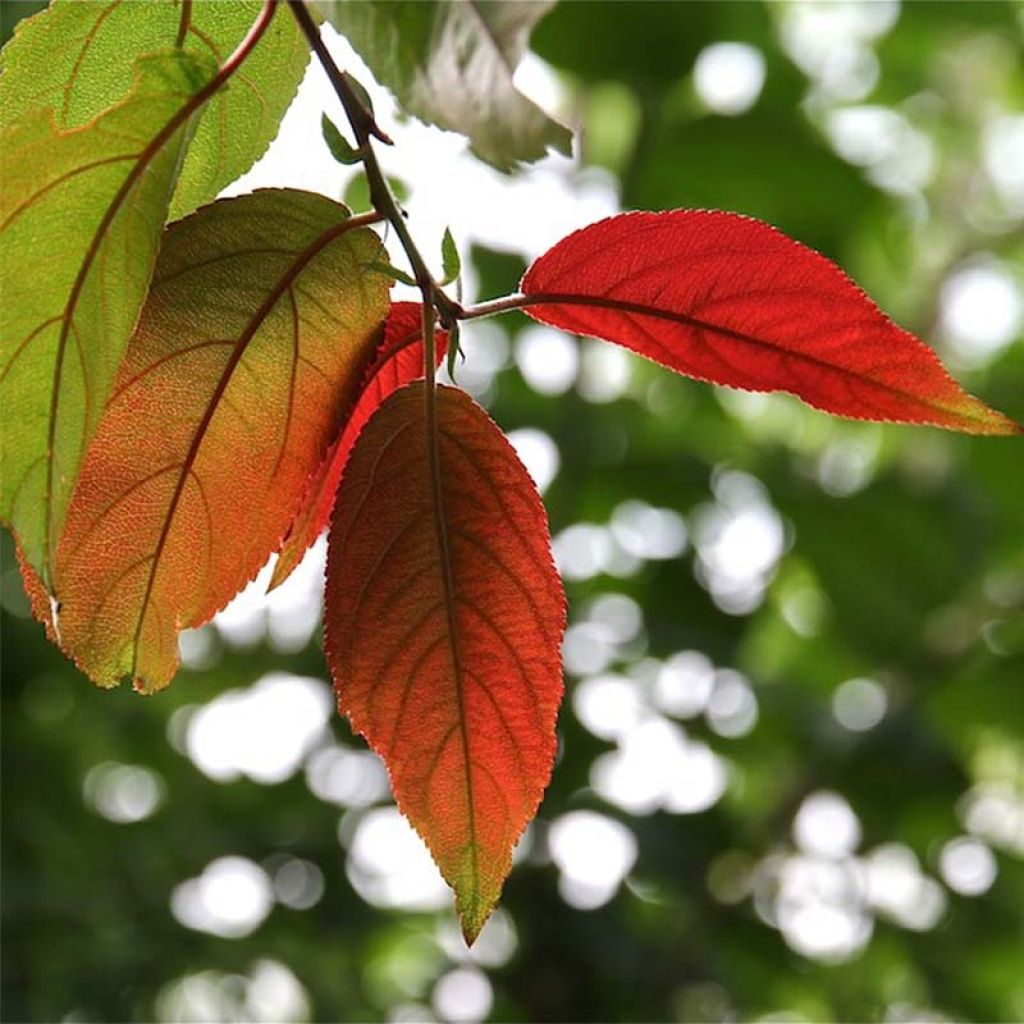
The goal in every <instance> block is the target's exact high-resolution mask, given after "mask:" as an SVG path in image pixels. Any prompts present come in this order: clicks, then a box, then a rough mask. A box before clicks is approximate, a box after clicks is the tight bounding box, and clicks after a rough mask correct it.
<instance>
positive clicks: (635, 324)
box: [522, 210, 1024, 434]
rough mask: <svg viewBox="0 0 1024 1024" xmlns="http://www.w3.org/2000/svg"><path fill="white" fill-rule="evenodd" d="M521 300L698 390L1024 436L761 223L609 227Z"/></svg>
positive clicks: (544, 262)
mask: <svg viewBox="0 0 1024 1024" xmlns="http://www.w3.org/2000/svg"><path fill="white" fill-rule="evenodd" d="M522 291H523V292H524V294H525V295H527V296H529V297H530V299H531V300H532V301H531V302H530V304H529V306H528V307H527V308H525V309H524V312H527V313H529V314H530V316H532V317H534V318H535V319H537V320H540V321H542V322H543V323H546V324H551V325H553V326H555V327H561V328H562V329H564V330H568V331H574V332H576V333H578V334H589V335H592V336H593V337H595V338H603V339H605V340H606V341H614V342H617V343H618V344H620V345H624V346H625V347H626V348H630V349H632V350H633V351H634V352H638V353H640V355H642V356H646V357H647V358H648V359H653V360H654V361H655V362H657V363H661V364H662V366H667V367H669V368H670V369H672V370H676V371H678V372H679V373H685V374H686V375H687V376H690V377H696V378H698V379H699V380H707V381H712V382H714V383H716V384H726V385H728V386H730V387H734V388H745V389H747V390H750V391H775V390H781V391H789V392H791V393H792V394H794V395H797V396H799V397H800V398H802V399H803V400H804V401H805V402H807V403H808V404H809V405H813V406H814V407H815V408H816V409H822V410H823V411H825V412H830V413H834V414H836V415H839V416H849V417H852V418H854V419H867V420H888V421H890V422H894V423H927V424H932V425H934V426H937V427H945V428H947V429H948V430H961V431H964V432H966V433H971V434H1019V433H1022V432H1024V428H1021V427H1020V426H1019V425H1018V424H1016V423H1014V422H1013V420H1011V419H1008V418H1007V417H1006V416H1004V415H1003V414H1002V413H999V412H996V411H995V410H994V409H990V408H989V407H988V406H987V405H985V404H984V403H983V402H980V401H979V400H978V399H977V398H974V397H972V396H971V395H969V394H967V392H966V391H964V390H963V389H962V388H961V387H960V385H959V384H957V382H956V381H955V380H953V378H952V377H951V376H950V375H949V374H948V373H947V372H946V369H945V367H943V365H942V363H941V362H939V358H938V356H936V354H935V353H934V352H933V351H932V350H931V349H930V348H929V347H928V346H927V345H925V344H924V342H922V341H920V340H919V339H918V338H915V337H914V335H912V334H910V333H909V332H908V331H905V330H903V329H902V328H900V327H897V326H896V324H894V323H893V322H892V321H891V320H890V319H889V318H888V317H887V316H886V315H885V314H884V313H883V312H882V311H881V310H880V309H879V308H878V307H877V306H876V305H875V304H874V303H873V302H872V301H871V300H870V299H869V298H868V297H867V296H866V295H865V294H864V293H863V292H862V291H861V290H860V289H859V288H858V287H857V286H856V285H855V284H854V283H853V282H852V281H851V280H850V279H849V278H848V277H847V276H846V275H845V274H844V273H843V272H842V271H841V270H840V269H839V268H838V267H837V266H836V265H835V264H834V263H831V262H830V261H829V260H827V259H825V257H824V256H821V255H820V254H818V253H816V252H814V251H813V250H812V249H808V248H806V247H805V246H803V245H800V244H799V243H798V242H794V241H793V239H791V238H787V237H786V236H785V235H784V234H782V232H781V231H776V230H775V228H773V227H770V226H769V225H767V224H764V223H762V222H761V221H757V220H754V219H752V218H750V217H741V216H739V215H738V214H735V213H723V212H722V211H719V210H671V211H668V212H665V213H626V214H621V215H619V216H615V217H608V218H607V219H605V220H602V221H598V223H596V224H591V225H590V226H589V227H585V228H583V229H582V230H580V231H577V232H575V233H574V234H571V235H569V236H568V238H564V239H562V241H561V242H559V243H558V244H557V245H555V246H554V247H553V248H551V249H549V250H548V251H547V252H546V253H544V255H543V256H541V257H540V258H539V259H538V260H537V261H536V262H535V263H534V264H533V265H532V266H531V267H530V269H529V270H528V271H527V272H526V275H525V276H524V277H523V282H522Z"/></svg>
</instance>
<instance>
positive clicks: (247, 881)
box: [171, 857, 274, 939]
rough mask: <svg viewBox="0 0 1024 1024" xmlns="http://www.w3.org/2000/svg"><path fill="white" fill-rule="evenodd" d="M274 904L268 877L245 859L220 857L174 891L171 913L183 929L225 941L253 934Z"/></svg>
mask: <svg viewBox="0 0 1024 1024" xmlns="http://www.w3.org/2000/svg"><path fill="white" fill-rule="evenodd" d="M273 904H274V894H273V889H272V887H271V884H270V879H269V878H268V877H267V873H266V872H265V871H264V870H263V869H262V868H261V867H260V866H259V865H258V864H254V863H253V862H252V861H251V860H249V859H248V858H246V857H220V858H218V859H217V860H215V861H211V863H209V864H208V865H207V866H206V867H205V868H204V869H203V873H202V874H201V875H200V876H199V877H198V878H191V879H189V880H188V881H185V882H182V883H181V884H180V885H177V886H175V887H174V891H173V892H172V893H171V912H172V913H173V914H174V917H175V918H176V919H177V921H178V922H179V923H180V924H182V925H184V926H185V927H186V928H192V929H194V930H195V931H200V932H209V933H210V934H211V935H219V936H220V937H221V938H224V939H241V938H244V937H245V936H246V935H249V934H251V933H252V932H253V931H255V930H256V929H257V928H258V927H259V926H260V925H261V924H262V923H263V920H264V918H265V917H266V916H267V914H269V913H270V910H271V908H272V907H273Z"/></svg>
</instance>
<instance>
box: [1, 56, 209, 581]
mask: <svg viewBox="0 0 1024 1024" xmlns="http://www.w3.org/2000/svg"><path fill="white" fill-rule="evenodd" d="M215 73H216V67H215V65H213V63H212V62H210V61H209V60H200V59H198V58H196V57H194V56H191V55H189V54H182V53H166V54H155V55H151V56H148V57H143V58H141V59H140V60H139V61H138V62H137V64H136V79H135V84H134V86H133V88H132V91H131V92H130V93H129V94H128V96H127V97H126V98H125V99H124V100H123V101H122V102H121V103H119V104H118V105H117V106H114V107H113V108H111V109H110V110H108V111H107V112H106V113H104V114H102V115H101V116H100V117H98V118H96V120H94V121H91V122H89V123H88V124H87V125H85V126H83V127H81V128H76V129H73V130H71V131H68V132H60V131H58V130H56V129H55V128H54V127H53V124H52V121H51V116H50V112H49V111H47V110H32V111H30V112H28V113H27V114H25V115H24V116H23V117H21V118H20V119H19V120H17V121H15V122H13V123H11V124H9V125H7V126H6V127H4V128H3V130H2V131H0V182H2V196H0V291H2V294H3V302H2V304H0V306H2V308H0V404H2V406H3V410H4V430H3V442H2V445H3V447H2V464H3V472H2V476H3V481H2V485H0V518H2V519H3V521H4V522H5V523H7V524H8V525H10V526H11V527H12V528H13V529H14V531H15V533H16V534H17V536H18V540H19V543H20V544H21V545H22V548H23V550H24V553H25V557H26V559H27V561H28V563H29V564H30V565H32V567H33V568H34V569H35V570H36V571H37V572H39V573H40V574H41V575H42V576H43V577H44V578H46V579H48V577H49V575H50V569H51V566H50V562H51V560H52V556H53V551H54V548H55V546H56V539H57V537H58V536H59V533H60V529H61V527H62V525H63V521H64V515H65V511H66V508H67V502H68V500H69V498H70V494H71V488H72V486H73V485H74V481H75V479H76V477H77V475H78V470H79V467H80V465H81V460H82V458H83V457H84V454H85V449H86V446H87V445H88V442H89V439H90V438H91V437H92V434H93V432H94V431H95V429H96V425H97V423H98V422H99V418H100V414H101V412H102V410H103V406H104V403H105V401H106V399H107V396H108V394H109V392H110V388H111V386H112V384H113V380H114V376H115V374H116V372H117V367H118V364H119V362H120V359H121V355H122V353H123V352H124V348H125V345H126V344H127V343H128V338H129V336H130V335H131V332H132V329H133V327H134V325H135V322H136V319H137V318H138V314H139V310H140V308H141V306H142V303H143V301H144V299H145V295H146V289H147V287H148V285H149V279H150V274H151V273H152V269H153V265H154V263H155V260H156V255H157V250H158V248H159V243H160V234H161V231H162V229H163V225H164V221H165V219H166V217H167V210H168V202H169V200H170V195H171V190H172V188H173V185H174V181H175V175H176V172H177V168H178V164H179V161H180V159H181V154H182V151H183V148H184V146H185V144H186V143H187V138H188V129H187V123H186V122H184V121H182V117H183V114H184V113H187V111H186V105H187V104H188V103H189V102H191V101H192V100H193V97H194V95H195V94H196V93H197V92H198V91H199V90H200V88H201V87H202V86H204V85H205V84H206V83H207V82H209V81H210V79H212V78H213V76H214V74H215ZM8 87H9V83H8V85H7V86H5V89H7V88H8ZM178 121H182V125H181V127H177V128H175V125H176V124H177V122H178ZM169 129H171V130H170V132H169V133H168V130H169ZM162 133H163V134H162ZM161 143H162V144H161Z"/></svg>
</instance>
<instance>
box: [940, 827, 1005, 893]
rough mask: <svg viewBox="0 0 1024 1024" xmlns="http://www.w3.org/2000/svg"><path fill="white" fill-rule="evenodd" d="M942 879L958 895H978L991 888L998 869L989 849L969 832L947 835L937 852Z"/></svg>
mask: <svg viewBox="0 0 1024 1024" xmlns="http://www.w3.org/2000/svg"><path fill="white" fill-rule="evenodd" d="M939 871H940V872H941V873H942V880H943V881H944V882H945V883H946V885H948V886H949V887H950V889H952V890H953V891H954V892H958V893H960V895H961V896H980V895H981V894H982V893H986V892H988V890H989V889H991V888H992V883H993V882H994V881H995V880H996V874H997V873H998V871H999V868H998V865H997V864H996V859H995V857H994V856H993V855H992V851H991V850H990V849H989V848H988V846H986V845H985V844H984V843H983V842H981V840H979V839H973V838H971V837H970V836H960V837H958V838H957V839H951V840H950V841H949V842H948V843H946V844H945V846H943V847H942V852H941V853H940V854H939Z"/></svg>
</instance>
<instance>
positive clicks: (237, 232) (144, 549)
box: [54, 189, 388, 690]
mask: <svg viewBox="0 0 1024 1024" xmlns="http://www.w3.org/2000/svg"><path fill="white" fill-rule="evenodd" d="M381 252H382V250H381V244H380V239H379V238H378V237H377V235H375V234H374V233H373V232H372V231H369V230H367V229H366V228H364V227H360V226H359V222H358V221H356V220H354V219H351V218H349V215H348V211H347V210H346V209H345V208H344V207H343V206H340V205H339V204H337V203H334V202H332V201H331V200H329V199H326V198H324V197H323V196H317V195H313V194H312V193H308V192H298V191H291V190H286V189H281V190H265V191H259V192H254V193H252V194H251V195H246V196H240V197H239V198H237V199H226V200H221V201H220V202H217V203H213V204H211V205H210V206H204V207H203V208H202V209H200V210H199V211H198V212H196V213H194V214H193V215H192V216H190V217H188V218H186V219H185V220H182V221H178V222H177V223H175V224H172V225H171V227H170V228H168V229H167V231H166V233H165V237H164V243H163V247H162V249H161V251H160V257H159V259H158V261H157V266H156V271H155V273H154V276H153V286H152V289H151V291H150V294H149V297H148V299H147V300H146V305H145V307H144V308H143V311H142V316H141V319H140V321H139V325H138V328H137V330H136V333H135V335H134V337H133V338H132V340H131V342H130V344H129V345H128V349H127V352H126V353H125V357H124V361H123V363H122V365H121V368H120V371H119V374H118V378H117V384H116V387H115V389H114V392H113V395H112V397H111V399H110V402H109V404H108V405H107V408H106V411H105V412H104V414H103V418H102V420H101V421H100V425H99V429H98V430H97V432H96V436H95V440H94V441H93V444H92V446H91V448H90V449H89V453H88V456H87V457H86V460H85V463H84V465H83V468H82V474H81V476H80V478H79V481H78V485H77V487H76V488H75V492H74V495H73V497H72V500H71V505H70V509H69V511H68V517H67V522H66V525H65V528H64V532H63V534H62V536H61V539H60V544H59V545H58V548H57V559H56V565H55V571H54V593H55V595H56V597H57V599H58V600H59V601H60V610H59V613H58V618H57V623H56V626H57V631H58V633H59V635H60V642H61V646H62V647H63V648H64V650H65V651H66V652H67V653H68V654H69V655H70V656H71V657H73V658H74V659H75V661H76V662H77V664H78V665H79V667H80V668H81V669H82V670H83V671H84V672H86V673H87V674H88V675H89V676H91V677H92V678H93V679H94V680H95V681H96V682H98V683H100V684H101V685H114V684H115V683H117V682H118V680H119V679H120V678H121V677H122V676H123V675H126V674H130V675H131V676H132V677H133V678H134V679H135V682H136V686H137V687H138V688H139V689H143V690H152V689H155V688H157V687H159V686H162V685H164V684H165V683H167V682H168V681H169V680H170V678H171V676H172V675H173V674H174V671H175V669H176V668H177V665H178V646H177V633H178V630H180V629H183V628H185V627H187V626H196V625H199V624H200V623H202V622H205V621H206V620H207V619H209V618H210V617H211V616H212V615H213V614H214V613H215V612H216V611H217V609H218V608H221V607H222V606H223V605H224V604H226V603H227V601H228V600H230V599H231V598H232V597H233V596H234V595H235V594H236V593H237V592H238V590H240V589H241V588H242V587H243V586H244V585H245V583H246V582H247V581H248V580H250V579H251V578H252V577H253V576H254V575H255V574H256V572H257V571H258V570H259V569H260V567H261V566H262V565H263V564H264V563H265V562H266V560H267V559H268V558H269V557H270V554H271V553H272V552H273V551H274V550H276V548H277V547H278V545H279V544H280V542H281V537H282V536H283V535H284V532H285V530H286V529H287V528H288V524H289V522H291V520H292V518H293V517H294V515H295V510H296V508H297V507H298V502H299V499H300V497H301V495H302V489H303V487H304V486H305V484H306V481H307V480H308V479H309V477H310V476H311V475H312V473H314V472H315V470H316V467H317V466H318V465H319V464H320V462H321V461H322V459H323V457H324V453H325V452H326V450H327V446H328V444H329V443H330V442H331V440H332V439H333V438H334V437H335V436H336V433H337V430H338V424H339V422H340V416H341V413H342V411H343V410H344V409H347V408H349V407H350V405H351V403H352V401H353V399H354V397H355V395H356V393H357V387H358V383H359V381H360V380H361V374H362V368H363V367H364V366H365V365H366V360H367V358H368V356H369V354H370V352H372V351H373V349H372V345H373V338H374V335H375V332H376V330H377V329H378V327H379V325H380V323H381V322H382V320H383V319H384V317H385V316H386V314H387V309H388V294H387V292H388V286H387V281H386V279H385V278H384V277H383V275H381V274H374V273H372V272H368V271H366V269H365V266H366V264H367V263H368V262H371V261H373V260H374V259H380V257H381Z"/></svg>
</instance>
